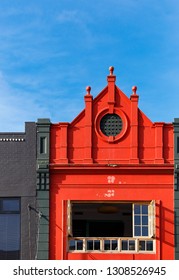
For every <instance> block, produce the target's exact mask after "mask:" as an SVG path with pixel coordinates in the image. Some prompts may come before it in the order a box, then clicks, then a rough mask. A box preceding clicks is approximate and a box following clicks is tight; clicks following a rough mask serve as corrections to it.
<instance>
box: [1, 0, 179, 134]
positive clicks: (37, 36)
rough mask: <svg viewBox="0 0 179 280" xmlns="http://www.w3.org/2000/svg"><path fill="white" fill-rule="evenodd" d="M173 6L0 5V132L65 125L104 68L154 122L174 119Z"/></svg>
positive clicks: (178, 36) (178, 80)
mask: <svg viewBox="0 0 179 280" xmlns="http://www.w3.org/2000/svg"><path fill="white" fill-rule="evenodd" d="M178 26H179V1H178V0H150V1H149V0H110V1H109V0H90V1H85V0H75V1H74V0H38V1H37V0H31V1H25V0H0V131H23V130H24V122H25V121H36V120H37V118H43V117H45V118H50V119H51V121H52V122H53V123H56V122H59V121H69V122H71V121H72V120H73V118H74V117H75V116H76V115H77V114H78V113H79V112H80V111H81V110H82V109H83V108H84V99H83V96H84V94H85V92H86V90H85V88H86V86H87V85H90V86H91V87H92V94H93V96H94V97H95V96H96V95H97V94H98V93H99V92H100V91H101V90H102V89H103V88H104V87H105V86H106V76H107V75H108V73H109V72H108V68H109V66H111V65H113V66H114V67H115V72H114V73H115V75H116V76H117V81H116V84H117V85H118V87H119V88H120V89H121V90H122V91H123V92H124V93H125V94H126V95H127V96H130V94H131V87H132V86H133V85H137V87H138V94H139V96H140V99H139V108H140V109H141V110H142V111H143V112H144V113H145V114H146V115H147V116H148V117H149V118H150V119H151V120H152V121H165V122H172V121H173V119H174V117H179V105H178V102H177V100H178V96H179V32H178Z"/></svg>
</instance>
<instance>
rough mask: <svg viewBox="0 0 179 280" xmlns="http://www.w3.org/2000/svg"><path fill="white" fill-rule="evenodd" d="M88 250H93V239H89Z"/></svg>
mask: <svg viewBox="0 0 179 280" xmlns="http://www.w3.org/2000/svg"><path fill="white" fill-rule="evenodd" d="M87 250H93V241H92V240H87Z"/></svg>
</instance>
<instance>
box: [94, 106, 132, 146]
mask: <svg viewBox="0 0 179 280" xmlns="http://www.w3.org/2000/svg"><path fill="white" fill-rule="evenodd" d="M107 114H116V115H118V116H119V117H120V118H121V120H122V129H121V131H120V132H119V134H117V135H116V136H112V135H111V136H106V135H105V134H104V133H103V132H102V131H101V129H100V122H101V120H102V118H103V117H104V116H105V115H107ZM127 126H128V122H127V117H126V115H125V113H124V112H123V111H122V110H120V109H117V108H114V110H113V112H112V113H111V112H110V111H109V108H105V109H103V110H102V111H100V112H99V113H98V115H97V116H96V119H95V130H96V133H97V135H98V137H99V138H100V139H102V140H103V141H105V142H108V143H113V142H116V141H118V140H120V139H121V138H122V137H123V136H124V134H125V133H126V130H127Z"/></svg>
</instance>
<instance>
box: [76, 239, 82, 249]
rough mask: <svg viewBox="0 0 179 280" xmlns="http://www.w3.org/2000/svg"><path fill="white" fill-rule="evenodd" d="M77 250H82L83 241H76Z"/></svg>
mask: <svg viewBox="0 0 179 280" xmlns="http://www.w3.org/2000/svg"><path fill="white" fill-rule="evenodd" d="M77 250H83V241H82V240H78V241H77Z"/></svg>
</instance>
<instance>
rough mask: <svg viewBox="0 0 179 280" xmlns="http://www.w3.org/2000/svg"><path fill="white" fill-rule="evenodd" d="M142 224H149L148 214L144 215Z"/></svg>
mask: <svg viewBox="0 0 179 280" xmlns="http://www.w3.org/2000/svg"><path fill="white" fill-rule="evenodd" d="M142 225H148V216H143V217H142Z"/></svg>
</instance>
